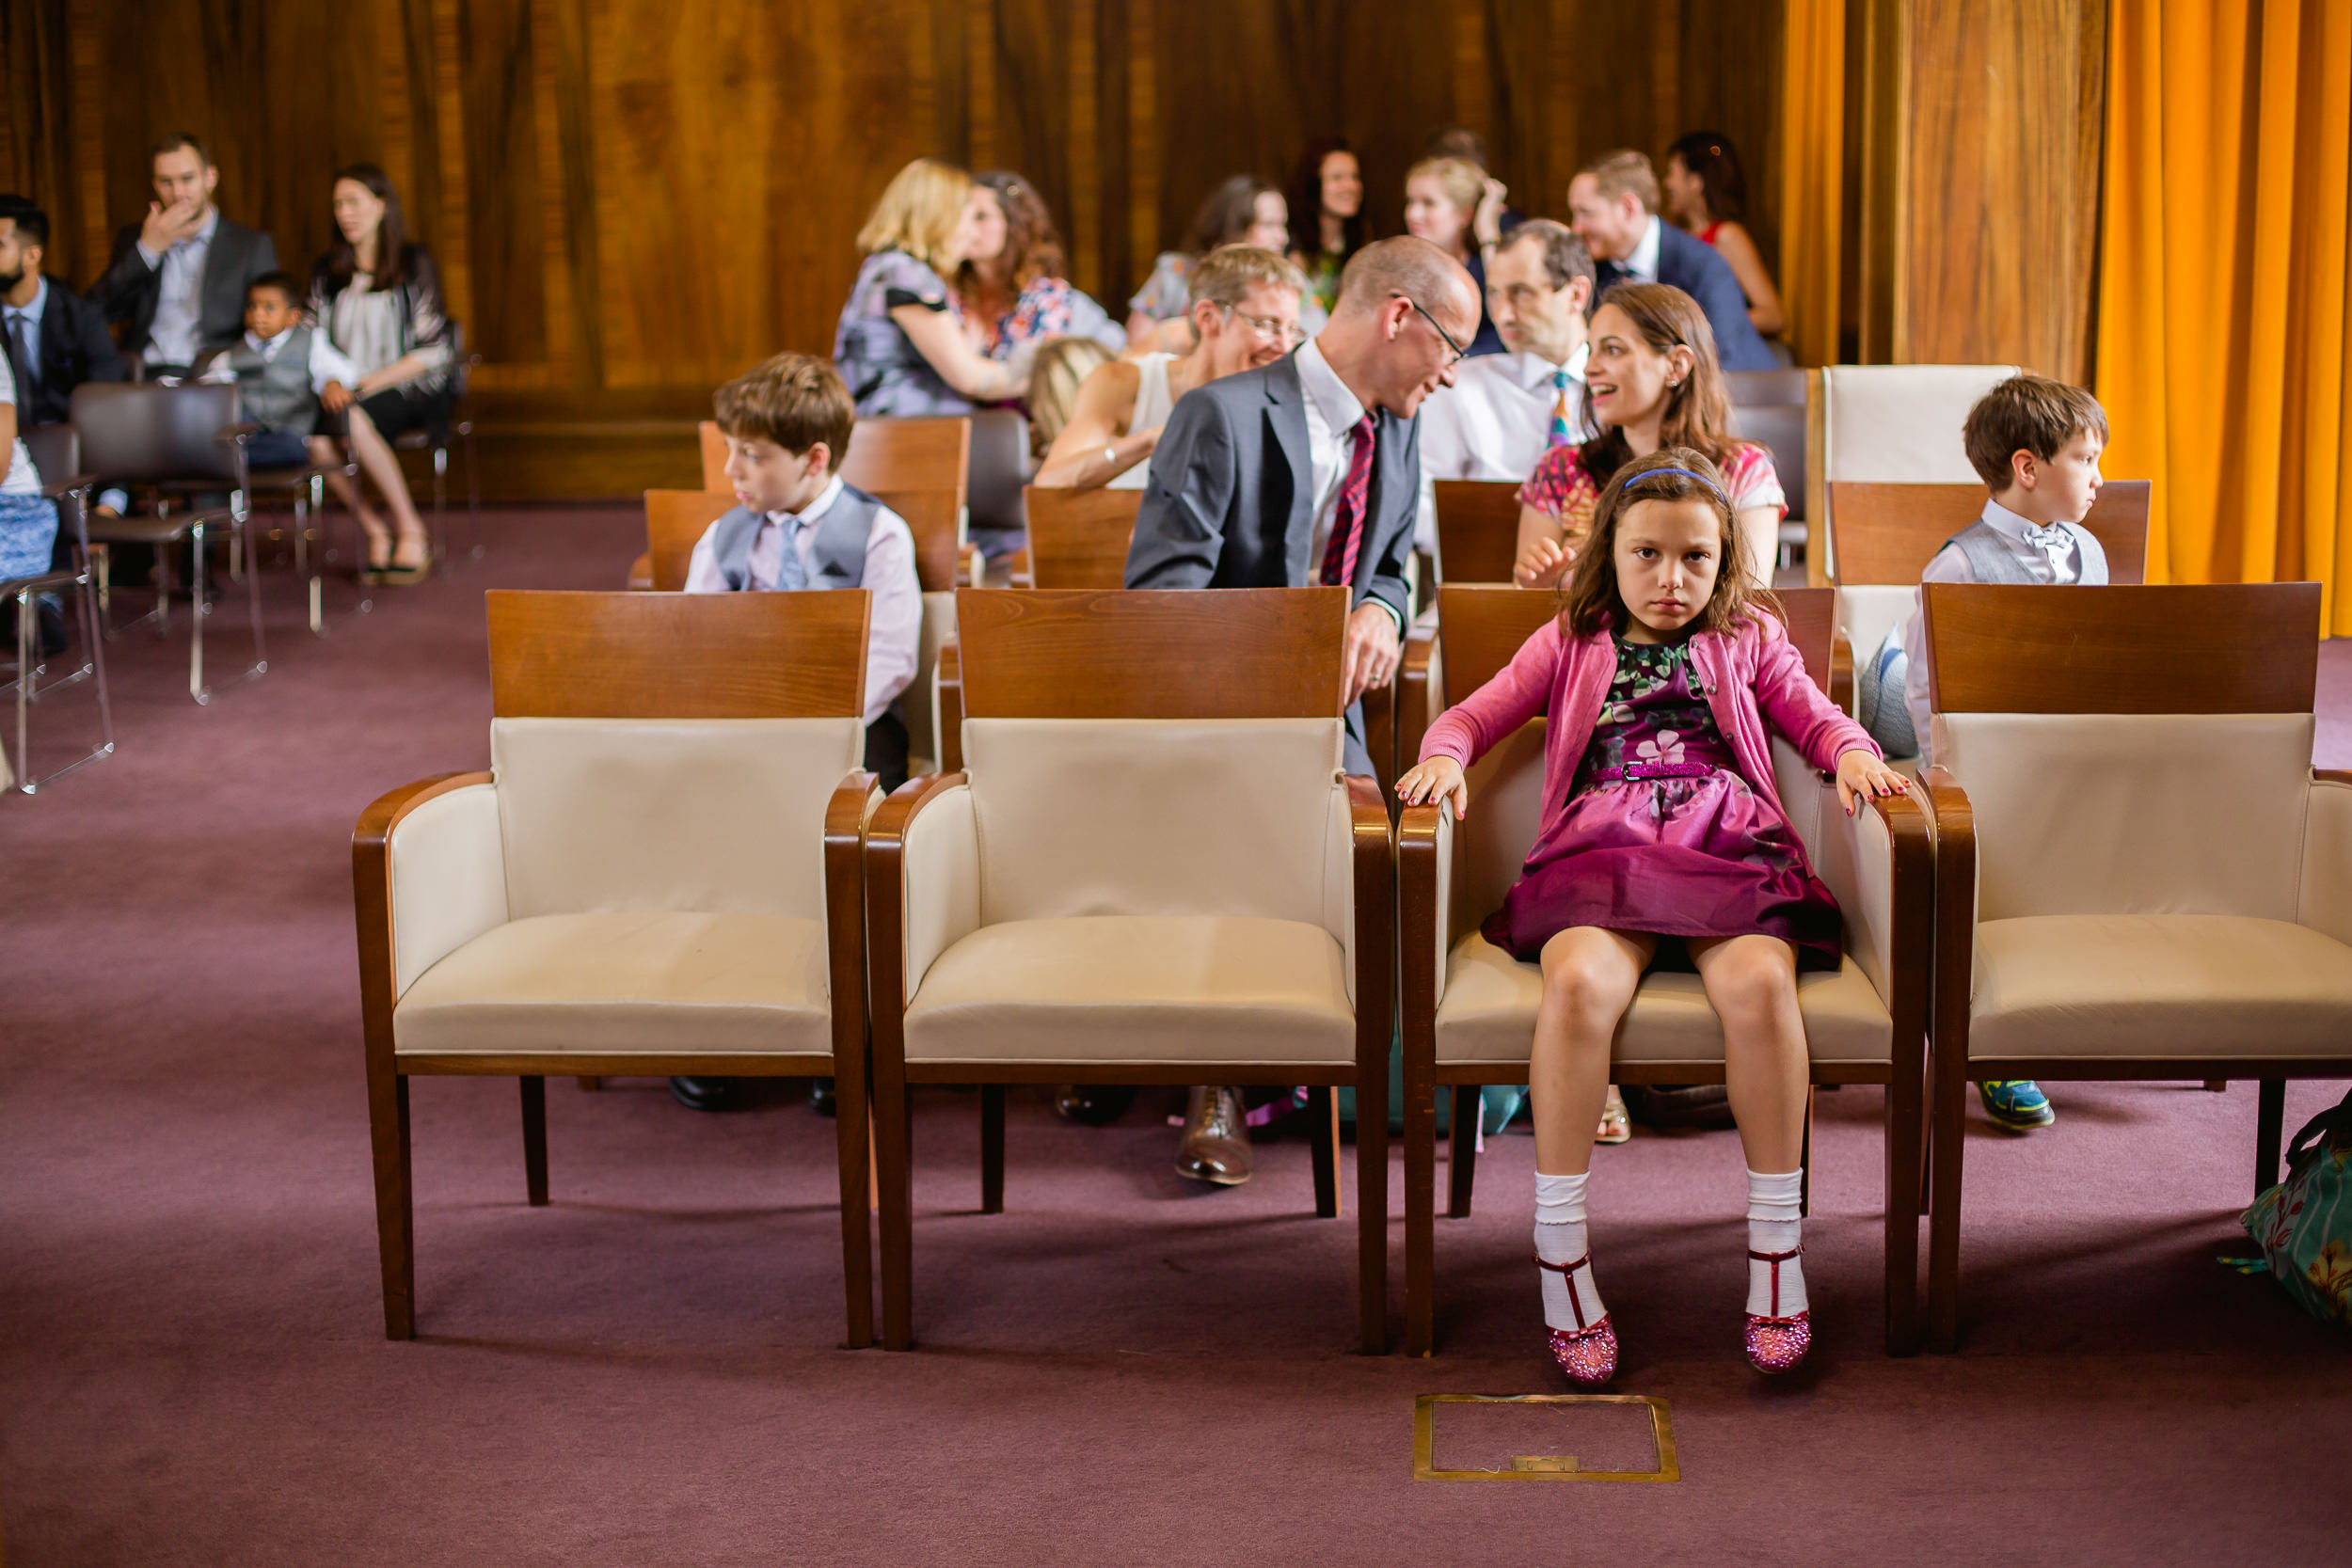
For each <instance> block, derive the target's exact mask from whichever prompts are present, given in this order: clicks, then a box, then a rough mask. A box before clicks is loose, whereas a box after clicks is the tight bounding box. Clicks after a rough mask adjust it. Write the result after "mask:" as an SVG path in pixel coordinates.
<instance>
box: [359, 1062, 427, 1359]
mask: <svg viewBox="0 0 2352 1568" xmlns="http://www.w3.org/2000/svg"><path fill="white" fill-rule="evenodd" d="M368 1143H369V1147H370V1148H371V1149H372V1150H373V1154H374V1159H375V1245H376V1252H377V1255H378V1258H379V1259H380V1260H381V1262H382V1264H383V1270H384V1338H387V1339H413V1338H416V1337H417V1315H416V1299H417V1251H416V1224H415V1220H416V1214H415V1202H414V1198H413V1196H412V1193H411V1190H410V1186H409V1175H408V1080H407V1079H405V1078H404V1077H402V1076H400V1074H398V1073H397V1072H394V1071H393V1070H392V1065H391V1064H390V1063H389V1062H385V1063H382V1064H381V1065H378V1064H376V1063H373V1062H371V1063H370V1064H369V1065H368Z"/></svg>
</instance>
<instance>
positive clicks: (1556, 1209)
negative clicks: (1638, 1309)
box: [1535, 1171, 1609, 1329]
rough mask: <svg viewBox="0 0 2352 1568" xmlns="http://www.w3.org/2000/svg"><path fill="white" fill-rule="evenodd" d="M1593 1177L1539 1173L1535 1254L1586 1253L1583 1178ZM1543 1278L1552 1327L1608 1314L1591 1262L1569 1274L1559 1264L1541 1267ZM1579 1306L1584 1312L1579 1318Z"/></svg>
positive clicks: (1563, 1257) (1555, 1257)
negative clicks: (1603, 1304) (1560, 1269)
mask: <svg viewBox="0 0 2352 1568" xmlns="http://www.w3.org/2000/svg"><path fill="white" fill-rule="evenodd" d="M1591 1179H1592V1173H1591V1172H1590V1171H1586V1172H1584V1173H1583V1174H1581V1175H1578V1176H1546V1175H1544V1174H1543V1173H1542V1172H1541V1171H1538V1172H1536V1173H1535V1256H1536V1257H1538V1258H1540V1259H1543V1260H1544V1261H1545V1262H1547V1263H1573V1262H1575V1261H1576V1260H1577V1259H1580V1258H1581V1257H1583V1256H1584V1254H1585V1250H1586V1247H1587V1244H1588V1243H1587V1242H1586V1239H1585V1230H1584V1183H1585V1182H1587V1181H1588V1180H1591ZM1535 1272H1536V1273H1537V1274H1539V1275H1542V1276H1543V1282H1544V1326H1545V1327H1547V1328H1566V1329H1577V1328H1590V1327H1592V1326H1593V1325H1594V1324H1595V1323H1598V1322H1600V1320H1601V1319H1602V1318H1603V1317H1605V1316H1606V1315H1607V1314H1608V1310H1609V1309H1608V1308H1607V1307H1603V1306H1601V1304H1600V1291H1599V1290H1598V1288H1597V1287H1596V1286H1595V1285H1594V1284H1593V1269H1592V1265H1591V1264H1589V1263H1588V1264H1586V1265H1585V1266H1584V1267H1582V1268H1581V1269H1579V1270H1577V1271H1576V1272H1575V1273H1574V1274H1573V1275H1564V1274H1562V1273H1560V1272H1559V1271H1558V1270H1557V1269H1538V1270H1537V1271H1535ZM1579 1309H1581V1310H1582V1312H1583V1317H1582V1319H1581V1321H1580V1320H1579V1319H1578V1317H1577V1313H1578V1311H1579Z"/></svg>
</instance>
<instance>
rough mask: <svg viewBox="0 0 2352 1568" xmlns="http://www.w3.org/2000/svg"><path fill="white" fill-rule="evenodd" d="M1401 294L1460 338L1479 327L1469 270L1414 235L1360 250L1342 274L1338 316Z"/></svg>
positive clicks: (1382, 305) (1369, 308) (1384, 302)
mask: <svg viewBox="0 0 2352 1568" xmlns="http://www.w3.org/2000/svg"><path fill="white" fill-rule="evenodd" d="M1398 294H1403V295H1404V296H1405V297H1406V299H1409V300H1411V301H1413V302H1414V303H1415V304H1417V305H1419V306H1420V307H1421V308H1422V309H1424V310H1426V311H1428V312H1429V313H1430V314H1431V315H1433V316H1435V317H1437V318H1438V321H1440V322H1442V323H1443V324H1444V325H1445V329H1446V330H1447V331H1448V332H1451V333H1453V334H1454V341H1457V342H1465V343H1467V342H1469V341H1470V338H1471V337H1472V336H1473V335H1475V334H1476V332H1477V331H1478V308H1479V300H1478V285H1477V284H1476V283H1475V282H1473V281H1472V280H1471V278H1470V272H1469V270H1468V269H1467V268H1465V267H1464V266H1463V265H1462V263H1461V262H1459V261H1455V260H1454V258H1453V257H1451V256H1448V255H1447V254H1446V253H1445V252H1444V251H1443V250H1441V249H1439V248H1438V246H1436V245H1431V244H1430V243H1429V242H1428V241H1427V240H1422V239H1416V238H1414V237H1413V236H1412V235H1410V234H1399V235H1397V236H1396V237H1395V238H1394V239H1389V240H1375V241H1374V242H1373V243H1372V244H1370V245H1366V246H1364V248H1363V249H1361V250H1359V251H1358V252H1357V253H1356V254H1355V256H1354V257H1353V258H1352V259H1351V260H1350V261H1348V263H1347V270H1346V271H1345V272H1344V273H1343V274H1341V275H1340V298H1339V306H1338V309H1337V311H1336V312H1335V314H1343V313H1348V312H1353V311H1370V312H1377V311H1379V310H1381V309H1384V308H1386V306H1387V305H1388V303H1389V301H1390V300H1391V298H1393V297H1395V296H1396V295H1398Z"/></svg>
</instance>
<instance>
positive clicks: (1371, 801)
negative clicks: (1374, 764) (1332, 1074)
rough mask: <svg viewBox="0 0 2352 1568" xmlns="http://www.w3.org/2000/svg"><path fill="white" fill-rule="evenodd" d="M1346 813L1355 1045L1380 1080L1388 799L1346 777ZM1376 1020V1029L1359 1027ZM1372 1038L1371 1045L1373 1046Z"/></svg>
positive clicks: (1385, 1018)
mask: <svg viewBox="0 0 2352 1568" xmlns="http://www.w3.org/2000/svg"><path fill="white" fill-rule="evenodd" d="M1347 812H1348V821H1349V838H1350V842H1351V844H1352V845H1353V848H1354V872H1355V885H1356V1015H1357V1019H1358V1024H1359V1026H1358V1029H1357V1043H1358V1046H1359V1054H1361V1053H1369V1052H1375V1051H1376V1053H1377V1055H1378V1057H1379V1061H1378V1063H1377V1065H1378V1067H1379V1069H1380V1071H1381V1072H1382V1073H1383V1074H1385V1073H1386V1072H1387V1071H1388V1059H1389V1040H1390V1038H1391V1036H1392V1034H1393V1033H1394V1031H1393V1029H1392V1027H1391V1017H1392V1015H1391V1012H1390V994H1391V987H1392V985H1393V980H1392V973H1393V972H1392V970H1391V963H1392V961H1393V957H1394V954H1395V952H1396V927H1395V922H1396V912H1395V911H1396V834H1395V832H1394V830H1393V829H1392V828H1391V825H1390V822H1389V802H1388V798H1387V797H1386V796H1385V795H1383V794H1382V793H1381V790H1380V783H1379V781H1378V780H1376V779H1368V778H1365V777H1364V776H1363V775H1361V774H1359V773H1351V774H1349V775H1348V776H1347ZM1375 1017H1376V1023H1375V1027H1373V1028H1369V1029H1368V1028H1365V1027H1364V1026H1363V1025H1364V1024H1365V1023H1366V1022H1372V1021H1374V1020H1375ZM1375 1034H1376V1035H1377V1036H1378V1039H1377V1041H1376V1042H1373V1041H1372V1037H1373V1036H1374V1035H1375ZM1368 1042H1369V1043H1368ZM1362 1065H1366V1064H1362V1063H1359V1066H1362Z"/></svg>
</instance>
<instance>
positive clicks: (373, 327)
mask: <svg viewBox="0 0 2352 1568" xmlns="http://www.w3.org/2000/svg"><path fill="white" fill-rule="evenodd" d="M335 228H336V230H338V238H337V239H336V242H335V244H334V245H330V246H329V247H328V248H327V251H326V255H324V256H322V257H320V258H319V260H318V264H317V265H316V266H314V267H312V268H311V269H310V306H309V313H310V319H311V321H312V322H313V323H314V324H315V325H316V327H317V330H319V331H320V332H323V333H325V334H326V340H327V341H329V342H331V343H332V344H334V345H335V347H336V349H337V350H338V351H339V352H341V353H342V356H343V357H344V358H346V359H348V360H350V361H351V363H352V365H353V366H354V367H355V368H356V369H357V370H358V372H359V381H358V385H357V386H355V387H348V388H346V387H344V386H342V384H341V383H337V384H336V385H333V386H330V387H328V388H327V389H326V392H325V393H324V394H322V395H321V397H320V400H319V402H320V405H321V406H322V407H323V408H324V409H325V410H326V414H327V415H328V416H329V417H330V418H339V419H341V420H342V421H343V426H344V429H343V436H344V440H345V443H346V445H347V447H348V449H349V451H350V452H351V454H352V457H353V459H354V460H355V461H357V462H358V465H359V470H360V475H361V477H362V478H363V479H365V480H367V481H369V482H370V483H373V484H374V486H375V489H376V492H377V494H379V495H381V496H382V497H383V499H384V504H385V505H386V506H387V507H389V509H390V511H391V514H392V529H389V530H388V529H387V528H386V527H385V526H384V519H383V517H382V516H381V515H379V514H378V513H377V512H376V510H375V509H374V508H373V507H372V506H370V505H369V504H368V501H367V498H366V496H365V494H364V493H363V492H362V491H361V489H360V487H359V485H358V483H355V482H354V481H352V480H349V479H346V478H344V477H343V476H342V474H341V473H330V474H328V475H327V478H326V483H328V485H329V486H331V487H332V488H333V490H334V491H335V495H336V498H337V499H340V500H341V501H342V503H343V504H344V505H345V506H346V507H348V508H350V510H351V513H352V515H354V516H356V517H358V519H359V527H360V528H361V530H362V531H365V532H366V534H367V537H368V561H367V575H368V576H370V577H371V578H373V579H374V580H375V581H377V582H385V583H400V584H406V583H415V582H420V581H422V580H423V578H424V575H425V573H426V572H427V571H429V570H431V569H432V564H433V562H432V553H431V546H429V545H428V543H427V542H426V539H425V533H424V520H423V519H422V518H421V517H420V516H418V515H417V507H416V502H415V501H414V500H413V499H410V497H409V494H408V482H407V480H406V479H405V478H404V477H403V476H402V474H401V471H400V460H399V458H398V457H397V456H396V455H395V454H394V453H393V451H392V450H391V443H392V442H394V441H396V440H398V439H400V437H401V436H405V435H406V434H407V433H408V432H409V431H412V430H429V431H436V432H438V431H443V430H446V428H447V427H448V424H449V420H450V407H451V404H452V401H453V393H452V390H451V388H453V386H454V385H455V381H456V369H457V356H456V352H455V345H454V342H453V329H452V326H451V324H450V320H449V316H448V314H447V312H446V310H445V309H444V308H443V305H442V300H441V275H440V270H439V269H438V268H437V267H436V266H434V264H433V258H432V257H431V256H430V255H429V254H427V253H426V251H425V248H424V246H422V245H418V244H417V243H416V242H414V241H413V240H411V239H409V238H408V225H407V219H406V216H405V214H404V213H403V211H402V209H401V204H400V193H399V192H398V191H396V190H394V189H393V188H392V182H391V181H390V179H389V178H388V177H387V176H386V174H385V173H384V171H383V170H382V169H380V168H378V167H377V166H375V165H373V164H351V165H348V166H345V167H343V168H340V169H338V170H336V171H335ZM371 436H380V437H382V439H380V440H376V439H371V438H370V437H371ZM393 530H397V531H398V537H397V539H395V537H394V535H393Z"/></svg>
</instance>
